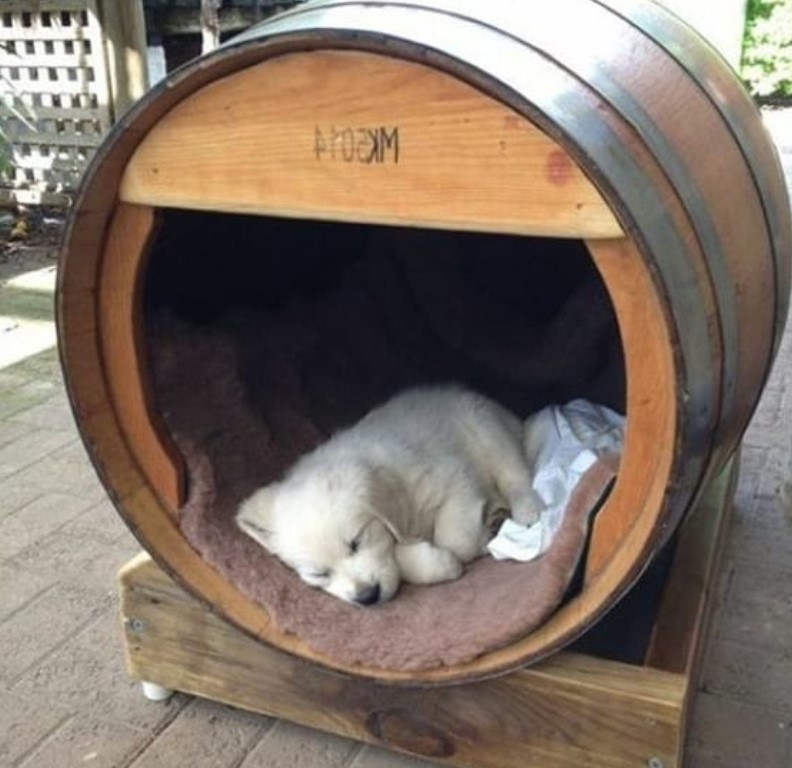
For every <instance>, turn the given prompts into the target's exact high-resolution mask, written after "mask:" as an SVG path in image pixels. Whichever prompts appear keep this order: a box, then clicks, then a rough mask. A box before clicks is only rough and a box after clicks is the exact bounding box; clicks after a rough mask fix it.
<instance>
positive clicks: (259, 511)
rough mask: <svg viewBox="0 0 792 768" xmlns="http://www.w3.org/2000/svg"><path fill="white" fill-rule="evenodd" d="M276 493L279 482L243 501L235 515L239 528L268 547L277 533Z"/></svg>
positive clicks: (261, 489)
mask: <svg viewBox="0 0 792 768" xmlns="http://www.w3.org/2000/svg"><path fill="white" fill-rule="evenodd" d="M276 493H277V484H273V485H268V486H266V487H265V488H260V489H259V490H258V491H256V492H255V493H254V494H253V495H252V496H250V497H249V498H247V499H246V500H245V501H243V502H242V504H241V505H240V507H239V510H238V511H237V513H236V515H235V516H234V521H235V522H236V524H237V526H238V527H239V529H240V530H242V531H243V532H244V533H246V534H247V535H248V536H250V538H251V539H253V540H254V541H257V542H258V543H259V544H261V545H262V546H263V547H266V548H267V549H269V548H270V546H271V544H272V541H273V538H274V535H275V511H274V502H275V494H276Z"/></svg>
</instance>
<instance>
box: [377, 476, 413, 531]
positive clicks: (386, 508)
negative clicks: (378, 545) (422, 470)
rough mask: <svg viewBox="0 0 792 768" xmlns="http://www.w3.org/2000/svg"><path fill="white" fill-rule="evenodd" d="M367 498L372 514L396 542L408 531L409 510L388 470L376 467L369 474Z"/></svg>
mask: <svg viewBox="0 0 792 768" xmlns="http://www.w3.org/2000/svg"><path fill="white" fill-rule="evenodd" d="M369 494H370V496H369V498H370V502H371V506H372V514H373V515H374V517H376V518H378V519H379V520H380V521H381V522H382V523H383V525H384V526H385V527H386V528H387V529H388V530H389V531H390V533H391V535H392V536H393V538H394V539H396V541H402V540H403V539H404V535H405V532H406V531H407V530H409V520H410V509H409V506H408V504H409V503H408V501H407V496H406V494H405V493H404V489H403V488H402V487H401V485H400V483H399V481H398V480H397V479H396V478H395V476H394V475H393V474H391V473H390V472H388V470H386V469H383V468H381V467H378V468H377V469H375V470H374V471H373V472H372V474H371V485H370V486H369Z"/></svg>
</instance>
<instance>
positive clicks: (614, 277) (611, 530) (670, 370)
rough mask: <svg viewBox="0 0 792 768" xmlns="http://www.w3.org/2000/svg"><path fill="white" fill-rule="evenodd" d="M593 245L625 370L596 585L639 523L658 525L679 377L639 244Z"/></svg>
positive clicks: (596, 536)
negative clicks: (617, 460) (622, 421)
mask: <svg viewBox="0 0 792 768" xmlns="http://www.w3.org/2000/svg"><path fill="white" fill-rule="evenodd" d="M587 245H588V248H589V251H590V252H591V255H592V258H593V259H594V261H595V263H596V265H597V268H598V269H599V271H600V273H601V275H602V277H603V280H604V282H605V285H607V287H608V292H609V293H610V297H611V300H612V302H613V306H614V310H615V312H616V317H617V320H618V323H619V332H620V334H621V340H622V346H623V348H624V357H625V364H626V368H627V429H626V434H625V440H624V450H623V452H622V461H621V466H620V467H619V475H618V477H617V480H616V485H615V487H614V489H613V491H612V492H611V494H610V496H609V498H608V500H607V502H606V503H605V505H604V506H603V507H602V509H601V510H600V511H599V512H598V514H597V517H596V519H595V522H594V527H593V530H592V534H591V542H590V545H589V551H588V558H587V561H586V579H587V582H589V583H590V582H591V581H592V580H593V579H595V578H596V577H598V576H600V575H601V574H603V573H604V572H605V570H606V568H609V567H611V568H612V566H613V556H614V554H615V552H616V551H617V550H618V549H619V548H622V547H624V544H625V542H626V541H627V539H628V534H629V532H630V531H631V530H632V529H633V528H635V527H636V526H639V527H641V528H643V529H644V530H645V531H647V532H648V531H649V530H651V529H652V528H653V527H654V526H655V525H656V524H657V515H658V510H660V508H661V505H662V499H663V495H664V493H665V490H666V487H667V484H668V479H669V472H670V468H671V463H672V460H673V451H674V445H675V432H676V418H675V404H676V396H675V386H676V380H675V376H674V357H673V349H672V343H671V339H670V336H669V332H668V327H667V324H666V323H667V321H666V318H665V315H664V312H663V307H662V306H661V304H660V300H659V298H658V296H657V293H656V291H655V289H654V286H653V284H652V280H651V277H650V275H649V271H648V269H647V267H646V264H645V263H644V260H643V257H642V255H641V253H640V252H639V251H638V248H637V247H636V245H635V244H634V243H633V242H632V241H631V240H628V239H626V238H625V239H622V240H611V241H589V242H588V243H587ZM644 538H645V537H644ZM636 556H638V553H637V552H633V557H636Z"/></svg>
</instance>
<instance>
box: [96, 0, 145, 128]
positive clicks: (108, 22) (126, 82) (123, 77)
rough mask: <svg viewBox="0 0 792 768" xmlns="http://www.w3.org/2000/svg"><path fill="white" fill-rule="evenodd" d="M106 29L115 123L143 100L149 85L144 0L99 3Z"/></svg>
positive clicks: (112, 112)
mask: <svg viewBox="0 0 792 768" xmlns="http://www.w3.org/2000/svg"><path fill="white" fill-rule="evenodd" d="M97 6H98V8H97V11H98V15H99V19H100V21H101V24H102V28H103V30H104V39H105V52H106V55H107V64H108V74H109V78H108V79H109V81H110V101H111V104H110V111H111V114H112V116H113V120H114V121H116V120H118V118H119V117H120V116H121V115H122V114H123V113H124V112H126V110H127V109H128V108H129V107H130V106H131V105H132V104H133V103H134V102H135V101H136V100H137V99H139V98H140V97H141V96H142V95H143V94H144V93H145V92H146V91H147V90H148V86H149V79H148V65H147V60H146V22H145V18H144V16H143V3H142V0H97Z"/></svg>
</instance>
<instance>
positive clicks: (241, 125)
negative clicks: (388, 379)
mask: <svg viewBox="0 0 792 768" xmlns="http://www.w3.org/2000/svg"><path fill="white" fill-rule="evenodd" d="M646 5H647V4H644V3H638V2H636V3H634V4H631V3H618V4H617V3H613V6H614V8H615V7H616V6H618V12H617V11H616V10H614V9H613V8H609V7H608V4H606V3H599V2H593V1H592V0H563V2H560V3H559V4H558V6H557V7H556V6H555V5H554V6H553V8H552V9H551V10H549V11H548V13H547V15H546V16H545V15H542V17H541V19H540V18H535V17H531V18H530V19H528V18H526V17H523V16H520V15H519V14H518V15H517V17H516V18H513V17H512V11H513V9H514V6H513V4H509V3H498V2H495V3H489V4H487V7H486V8H483V7H481V4H480V3H473V2H456V0H455V2H453V3H452V2H450V0H449V1H448V2H446V1H445V0H432V2H429V1H428V0H427V2H425V3H417V2H416V3H409V4H408V3H402V2H395V3H377V4H369V3H366V2H347V1H345V0H343V1H336V0H330V1H329V2H324V3H322V2H320V3H315V4H311V5H309V6H306V7H304V8H301V9H298V10H296V11H294V12H292V13H288V14H285V15H284V16H282V17H281V18H280V19H278V20H274V21H272V22H268V23H265V24H264V25H261V26H259V27H256V28H254V29H252V30H251V31H249V32H247V33H246V34H245V35H243V36H241V37H240V38H239V39H237V40H236V41H234V42H232V43H231V44H229V45H228V46H227V47H225V48H223V49H221V50H220V51H218V52H217V53H215V54H213V55H211V56H209V57H207V58H205V59H203V60H200V61H199V62H196V63H195V64H191V65H188V66H187V67H186V68H184V69H183V70H180V71H178V72H177V73H174V75H172V76H171V77H170V78H169V79H168V81H167V82H166V83H164V84H162V85H160V86H159V87H158V88H157V89H155V90H154V91H152V92H151V93H150V94H149V95H148V96H147V97H146V98H144V99H143V100H142V101H141V102H140V103H139V104H138V105H136V106H135V107H134V108H133V109H132V110H131V111H130V112H129V113H128V114H127V115H126V116H125V117H124V119H123V121H122V123H121V124H120V125H119V126H117V128H116V129H115V131H114V132H113V133H112V134H111V136H110V137H109V138H108V140H107V142H106V143H105V145H104V146H103V147H102V149H101V150H100V152H99V154H98V156H97V159H96V161H95V162H94V164H93V165H92V167H91V169H90V171H89V173H88V175H87V177H86V179H85V182H84V185H83V187H82V189H81V191H80V194H79V196H78V198H77V200H76V202H75V205H74V208H73V211H72V214H71V216H70V221H69V225H68V228H67V235H66V239H65V244H64V250H63V255H62V266H61V269H60V272H59V285H58V298H57V304H58V325H59V334H60V342H61V355H62V361H63V366H64V373H65V378H66V382H67V386H68V390H69V394H70V397H71V399H72V403H73V406H74V410H75V414H76V416H77V420H78V424H79V426H80V429H81V432H82V434H83V437H84V439H85V442H86V445H87V446H88V448H89V451H90V453H91V455H92V458H93V460H94V463H95V465H96V467H97V470H98V471H99V474H100V476H101V478H102V480H103V482H104V483H105V485H106V487H107V488H108V490H109V491H110V493H111V495H112V497H113V499H114V501H115V503H116V506H117V508H118V510H119V513H120V514H121V515H122V517H124V519H125V520H126V522H127V523H128V525H129V526H130V527H131V528H132V530H133V531H134V532H135V533H136V534H137V535H138V536H139V538H140V540H141V541H142V542H143V544H144V545H145V546H146V548H147V549H148V550H149V551H150V552H151V554H152V555H153V556H154V557H155V558H156V559H157V560H158V561H159V563H160V564H161V565H163V566H164V567H165V568H166V569H167V570H168V571H169V572H170V573H171V574H172V575H173V576H175V577H176V578H177V579H178V581H179V582H180V583H182V584H183V585H184V586H186V587H187V588H188V589H189V590H190V591H192V592H193V593H194V594H196V595H198V596H199V597H201V598H202V599H204V600H206V601H207V602H209V603H210V604H211V605H212V606H213V607H214V608H215V609H216V610H217V611H219V612H220V613H222V614H223V615H225V616H226V617H228V618H229V619H230V620H231V621H233V622H234V623H235V624H237V625H238V626H240V627H241V628H242V629H244V630H245V631H247V632H249V633H250V634H252V635H254V636H256V637H258V638H261V639H262V640H265V641H267V642H271V643H273V644H275V645H277V646H280V647H282V648H284V649H286V650H289V651H291V652H293V653H295V654H298V655H300V656H303V657H305V658H308V659H312V660H315V661H317V662H319V663H323V664H327V665H330V666H336V667H340V668H341V669H343V671H347V672H351V673H354V674H362V675H367V676H371V677H377V678H382V679H385V680H390V681H398V682H416V681H418V682H420V683H421V684H429V683H434V682H437V683H441V682H454V681H458V680H461V679H469V678H474V677H483V676H489V675H493V674H496V673H499V672H502V671H505V670H508V669H511V668H514V667H516V666H519V665H521V664H524V663H527V662H528V661H530V660H532V659H537V658H540V657H542V656H545V655H547V654H548V653H550V652H551V651H552V650H554V649H556V648H558V647H560V646H562V645H563V644H565V643H566V642H568V641H569V640H571V639H573V638H574V637H575V636H577V635H578V634H580V633H581V632H582V631H584V630H585V628H586V627H587V626H589V625H590V624H591V623H593V622H594V621H596V619H597V618H598V617H599V616H601V615H602V613H603V612H604V611H606V610H607V609H608V608H609V607H610V606H611V605H612V604H613V603H614V601H615V600H616V599H617V598H618V597H619V596H620V595H621V594H622V593H623V592H624V591H625V590H626V589H627V588H628V587H629V585H630V584H631V583H632V582H633V581H634V580H635V579H636V578H637V576H638V574H639V573H640V572H641V571H642V570H643V568H644V567H645V566H646V564H647V563H648V561H649V559H650V558H651V557H652V555H653V554H654V553H655V552H656V551H657V550H658V549H659V548H660V547H661V546H662V545H663V544H664V543H665V542H666V541H667V540H668V538H669V537H670V535H671V533H672V532H673V530H674V529H675V527H676V526H677V524H678V523H679V521H680V519H681V518H682V516H683V515H684V513H685V511H686V510H687V509H688V508H689V507H690V505H691V504H692V502H693V500H694V499H695V498H696V496H697V494H698V493H699V491H700V489H701V488H702V487H703V486H704V485H705V483H706V482H707V480H708V479H709V478H711V477H712V476H713V475H714V473H715V472H717V471H718V470H719V469H720V468H721V466H722V465H723V462H724V461H725V459H726V458H727V457H728V456H729V455H730V454H731V452H732V451H733V450H734V448H735V446H736V444H737V442H738V440H739V437H740V435H741V433H742V431H743V429H744V428H745V425H746V423H747V420H748V418H749V416H750V414H751V412H752V410H753V407H754V405H755V403H756V400H757V398H758V395H759V392H760V391H761V387H762V384H763V382H764V380H765V378H766V375H767V370H768V368H769V365H770V362H771V360H772V355H773V350H774V345H775V340H776V337H777V332H778V327H779V323H780V322H781V319H782V318H783V315H784V313H785V311H786V308H785V303H784V301H783V300H782V299H777V300H775V301H773V300H768V296H781V295H786V293H788V289H789V270H788V263H787V261H788V252H789V248H788V246H789V241H790V237H789V220H788V219H789V214H788V202H787V201H786V199H785V198H784V197H783V192H782V190H783V187H782V186H781V187H779V184H778V176H779V171H778V168H777V165H776V166H773V164H772V162H771V160H770V159H769V157H770V156H771V155H772V150H771V149H768V147H767V146H766V145H765V144H763V143H762V142H767V139H766V138H763V134H761V132H759V131H758V130H756V127H755V125H753V123H752V121H754V122H755V121H757V120H758V117H757V115H756V113H755V112H754V111H751V110H749V109H748V107H747V106H746V104H745V101H744V99H742V97H740V98H737V97H735V101H734V108H733V109H731V108H729V107H727V106H726V105H724V104H723V103H721V102H719V100H718V94H717V93H712V92H708V91H707V89H706V87H705V84H703V83H702V79H700V78H698V77H697V75H696V73H695V72H694V73H693V74H691V73H690V71H689V69H688V68H687V64H686V62H685V61H684V60H683V57H681V56H680V55H679V54H678V53H676V52H675V51H674V50H673V49H671V46H669V44H668V39H667V38H668V35H669V34H671V35H673V33H670V32H669V31H668V29H667V28H666V27H663V28H662V29H661V30H660V32H658V31H657V29H658V28H659V25H658V24H656V23H655V22H654V21H653V22H652V24H651V25H650V26H652V32H653V34H648V33H645V32H644V31H643V30H642V29H641V23H642V18H643V16H642V14H645V12H646V7H645V6H646ZM658 13H660V12H659V11H658ZM570 15H573V16H574V17H576V18H578V19H585V21H586V23H585V24H581V25H580V28H581V29H584V28H585V29H586V30H591V29H596V30H598V35H597V36H596V37H597V41H598V44H597V45H593V44H592V45H589V44H586V43H587V41H588V42H590V40H589V38H586V40H575V39H574V35H571V34H566V33H565V34H560V33H559V30H566V31H568V25H566V24H565V23H564V19H566V18H569V17H570ZM647 24H648V22H647ZM679 35H680V36H681V38H684V39H685V40H687V38H686V37H685V35H687V32H686V31H685V32H679ZM697 45H703V43H697ZM646 62H651V63H652V66H651V67H647V66H639V63H640V64H642V65H643V64H645V63H646ZM706 66H707V67H708V68H709V69H711V70H712V72H711V73H710V79H711V80H712V78H714V81H719V80H722V81H723V82H725V83H727V84H728V87H729V88H733V85H732V81H731V80H730V79H729V78H730V77H731V76H730V75H729V74H728V73H726V72H725V71H724V68H723V67H722V66H720V65H716V64H712V62H710V61H709V60H707V63H706ZM649 69H651V71H652V72H653V73H656V75H657V76H656V77H655V76H654V75H653V77H652V78H648V77H647V76H646V72H647V71H648V70H649ZM724 87H725V86H724ZM682 117H684V119H681V118H682ZM742 126H747V127H745V128H742ZM713 144H715V145H717V147H718V151H717V152H713V151H710V150H711V148H712V146H713ZM724 167H725V168H726V169H727V170H724ZM725 174H727V175H728V178H729V180H730V185H731V186H730V189H729V190H724V189H723V183H722V182H723V178H724V175H725ZM784 205H786V206H787V207H786V209H784ZM167 209H189V210H194V211H206V212H223V213H228V214H237V213H244V214H256V215H262V216H279V217H288V218H298V219H311V220H327V221H340V222H348V223H361V224H379V225H390V226H396V225H398V226H409V227H420V228H429V229H441V230H453V231H461V232H465V231H470V232H492V233H505V234H511V235H518V236H521V237H526V238H529V237H540V236H541V237H552V238H560V239H577V240H582V241H583V242H585V244H586V246H587V248H588V251H589V253H590V255H591V258H592V260H593V262H594V264H595V265H596V268H597V270H598V271H599V274H600V276H601V278H602V280H603V282H604V284H605V286H606V288H607V291H608V293H609V295H610V298H611V301H612V304H613V307H614V311H615V314H616V318H617V320H618V328H619V334H620V341H621V345H622V348H623V351H624V358H625V365H626V378H627V402H626V411H627V424H628V426H627V434H626V444H625V448H624V455H623V460H622V465H621V470H620V473H619V476H618V479H617V482H616V484H615V487H614V488H613V490H612V492H611V494H610V496H609V497H608V499H607V501H606V503H605V505H604V507H603V508H602V509H601V510H600V511H599V513H598V515H597V518H596V521H595V523H594V526H593V531H592V535H591V544H590V547H589V551H588V555H587V562H586V567H585V579H584V587H583V589H582V591H581V592H580V594H578V595H577V596H575V597H573V598H571V599H570V600H569V601H567V602H566V603H565V604H563V605H562V606H561V607H560V608H559V610H558V611H557V612H556V613H555V614H554V615H553V616H552V617H551V618H550V619H549V620H548V621H547V622H546V623H545V624H544V625H543V626H542V627H540V628H539V629H538V630H537V631H535V632H533V633H531V634H530V635H529V636H527V637H525V638H522V639H519V640H517V641H515V642H513V643H511V644H510V645H509V646H507V647H504V648H500V649H497V650H494V651H492V652H491V653H487V654H485V655H483V656H481V657H479V658H477V659H475V660H473V661H472V662H470V663H467V664H462V665H459V666H455V667H442V668H437V669H432V670H428V671H425V672H421V673H420V674H416V673H405V672H401V671H399V670H382V669H374V668H372V669H369V668H362V667H351V668H350V667H344V666H343V665H339V664H337V663H335V662H334V660H333V659H329V658H325V657H322V656H321V655H319V654H317V653H316V652H314V651H313V650H312V649H310V648H309V647H307V645H306V644H305V643H304V642H302V641H301V640H300V639H299V638H295V637H293V636H291V635H287V634H285V633H283V632H281V631H280V630H279V629H278V627H276V626H275V625H274V624H273V622H272V621H271V620H270V617H269V616H268V615H267V613H266V611H264V610H263V609H262V608H261V607H260V606H258V605H257V604H255V603H253V602H252V601H251V600H249V599H247V598H246V597H244V596H243V595H242V594H241V593H240V592H239V591H238V590H237V589H236V588H235V587H234V585H233V584H231V583H229V582H228V581H226V580H225V579H224V578H223V577H222V576H220V575H219V574H218V573H217V572H216V571H215V570H214V569H212V568H211V567H210V566H208V565H207V564H206V563H205V562H204V561H203V559H202V558H201V557H200V556H199V555H198V554H197V553H196V552H195V551H194V550H193V549H192V548H191V547H190V546H189V544H188V543H187V542H186V541H185V539H184V536H183V535H182V533H181V531H180V529H179V525H178V508H179V506H180V505H181V504H182V502H183V500H184V498H185V493H186V490H187V489H186V488H185V482H186V477H185V469H184V466H183V462H182V459H181V457H180V453H179V451H178V449H177V448H176V447H175V445H174V443H173V441H172V440H171V438H170V436H169V434H168V432H167V430H166V429H165V428H164V426H163V420H162V415H161V414H159V413H158V412H157V408H156V404H155V402H154V400H153V398H152V396H151V385H150V379H151V376H150V371H149V370H148V367H147V365H148V363H147V354H146V339H145V338H144V335H143V333H142V330H141V328H142V320H141V311H142V310H141V307H142V301H143V297H142V295H141V293H142V284H143V282H142V280H143V275H144V274H145V272H146V269H147V266H148V259H149V258H150V254H151V252H152V250H151V245H152V243H153V242H155V241H156V237H157V224H156V223H157V220H158V216H159V213H160V212H161V211H163V210H167ZM785 248H786V253H785V254H784V253H783V252H784V249H785ZM185 258H186V259H188V258H189V256H188V255H186V256H185ZM361 415H362V414H361Z"/></svg>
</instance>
